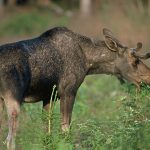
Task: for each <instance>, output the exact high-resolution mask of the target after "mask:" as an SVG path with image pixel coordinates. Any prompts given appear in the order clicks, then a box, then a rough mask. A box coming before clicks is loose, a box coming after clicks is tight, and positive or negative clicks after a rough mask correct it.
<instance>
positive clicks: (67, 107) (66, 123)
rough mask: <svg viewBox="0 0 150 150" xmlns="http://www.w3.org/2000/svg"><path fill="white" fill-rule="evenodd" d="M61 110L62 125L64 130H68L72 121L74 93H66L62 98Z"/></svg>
mask: <svg viewBox="0 0 150 150" xmlns="http://www.w3.org/2000/svg"><path fill="white" fill-rule="evenodd" d="M60 99H61V100H60V112H61V119H62V120H61V127H62V131H64V132H68V131H69V128H70V123H71V116H72V110H73V104H74V100H75V96H74V95H73V94H64V95H63V96H61V98H60Z"/></svg>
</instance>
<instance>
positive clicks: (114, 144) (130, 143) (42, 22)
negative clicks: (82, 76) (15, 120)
mask: <svg viewBox="0 0 150 150" xmlns="http://www.w3.org/2000/svg"><path fill="white" fill-rule="evenodd" d="M101 7H103V8H101V9H103V10H102V11H101V15H102V16H101V17H100V18H98V19H97V20H98V23H97V24H98V28H99V31H100V28H102V27H103V26H104V25H105V26H106V25H109V27H111V28H112V30H114V31H115V32H116V33H117V34H120V35H121V36H122V39H125V40H126V41H128V42H129V44H133V43H134V45H135V42H137V40H141V39H142V41H143V43H144V45H146V47H148V45H149V41H148V40H147V39H149V19H147V16H146V17H144V16H143V15H140V17H139V13H138V17H135V16H137V12H133V13H132V12H131V11H129V8H128V7H127V8H128V9H127V10H128V11H126V10H123V11H120V10H118V6H116V7H117V9H115V7H114V9H115V10H113V11H111V9H110V6H109V5H107V3H106V5H103V6H101ZM121 9H122V8H121ZM130 10H133V9H130ZM124 11H126V13H127V14H125V12H124ZM108 12H110V13H108ZM111 12H113V13H111ZM118 12H122V13H118ZM110 14H111V15H112V16H111V19H110ZM135 14H136V15H135ZM133 18H134V19H133ZM76 21H77V20H76V19H74V20H73V23H75V22H76ZM68 22H69V18H67V17H64V16H57V15H55V14H53V13H52V12H51V11H48V10H46V11H44V10H43V11H37V10H32V11H31V10H30V11H29V12H28V11H25V12H21V13H12V14H11V15H10V14H9V15H6V18H5V19H3V20H2V22H1V23H0V38H2V37H6V39H7V37H13V38H14V37H15V36H16V37H17V36H26V35H27V36H29V35H30V36H31V35H35V34H38V35H39V33H42V32H43V31H45V30H47V29H49V28H51V27H53V26H66V25H68ZM91 23H92V21H91ZM97 24H95V25H93V26H94V28H93V26H92V25H91V30H92V31H93V33H94V30H96V34H97V35H98V34H99V33H97V32H98V31H97V30H98V29H97ZM99 24H100V25H99ZM75 25H76V24H75ZM79 27H82V23H81V25H80V26H79ZM82 28H86V26H83V27H82ZM129 33H130V34H129ZM139 33H140V34H139ZM120 35H119V36H120ZM129 35H130V37H128V36H129ZM130 40H131V41H130ZM149 90H150V87H149V86H147V85H142V90H141V92H140V93H138V94H137V93H136V90H135V87H134V86H132V85H120V83H119V81H118V80H117V79H116V78H115V77H112V76H106V75H96V76H88V77H87V78H86V80H85V81H84V83H83V84H82V85H81V87H80V89H79V91H78V95H77V97H76V102H75V106H74V110H73V117H72V124H71V130H70V132H69V133H68V134H62V133H61V130H60V113H59V101H57V102H56V103H55V106H54V108H53V113H52V115H51V116H52V117H51V123H52V124H51V125H52V130H51V134H50V135H49V134H47V133H46V132H45V128H46V127H45V125H44V123H43V120H46V119H49V114H45V113H43V114H42V103H36V104H24V105H23V107H22V111H21V114H20V127H19V131H18V134H17V141H16V143H17V150H149V149H150V143H149V141H150V135H149V133H150V92H149ZM6 117H7V115H6V114H5V118H6ZM7 127H8V126H7V122H6V121H4V122H3V125H2V133H3V134H1V135H0V149H1V150H5V149H6V146H5V145H4V144H3V142H1V141H4V140H5V138H6V136H7V132H8V128H7ZM47 127H48V124H47Z"/></svg>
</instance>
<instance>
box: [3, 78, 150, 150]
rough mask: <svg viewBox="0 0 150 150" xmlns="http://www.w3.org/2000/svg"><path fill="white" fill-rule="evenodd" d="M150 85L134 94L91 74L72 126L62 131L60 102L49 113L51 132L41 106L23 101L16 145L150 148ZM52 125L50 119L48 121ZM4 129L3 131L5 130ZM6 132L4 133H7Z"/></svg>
mask: <svg viewBox="0 0 150 150" xmlns="http://www.w3.org/2000/svg"><path fill="white" fill-rule="evenodd" d="M149 90H150V86H148V85H144V84H143V85H142V89H141V92H140V93H136V89H135V87H134V86H133V85H124V86H121V85H120V83H119V81H118V80H116V79H115V78H114V77H110V76H105V75H100V76H98V77H97V76H93V77H92V76H89V77H87V78H86V80H85V82H84V83H83V84H82V86H81V87H80V89H79V92H78V96H77V98H76V103H75V107H74V112H73V121H72V124H71V130H70V132H69V133H68V134H63V133H62V132H61V129H60V114H59V100H58V101H56V103H55V105H54V107H53V113H52V114H51V134H49V133H46V132H45V128H46V127H45V125H44V123H43V118H44V119H45V118H46V119H48V120H49V115H48V114H45V113H44V115H42V113H41V112H42V108H41V107H42V106H41V103H39V104H24V106H23V108H22V114H21V116H20V128H19V133H18V135H17V136H18V138H17V143H18V144H17V148H18V149H21V150H28V149H32V150H76V149H77V150H78V149H79V150H137V149H140V150H148V149H150V144H149V140H150V135H149V132H150V93H149ZM47 127H48V123H47ZM4 130H5V129H4ZM5 133H6V131H5Z"/></svg>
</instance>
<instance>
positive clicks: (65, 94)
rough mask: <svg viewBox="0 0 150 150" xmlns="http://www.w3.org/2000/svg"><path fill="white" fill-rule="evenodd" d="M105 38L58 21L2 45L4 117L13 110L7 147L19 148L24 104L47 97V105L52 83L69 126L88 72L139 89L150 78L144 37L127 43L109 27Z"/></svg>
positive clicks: (45, 106) (65, 125) (0, 91)
mask: <svg viewBox="0 0 150 150" xmlns="http://www.w3.org/2000/svg"><path fill="white" fill-rule="evenodd" d="M103 35H104V40H96V39H91V38H88V37H86V36H83V35H80V34H77V33H74V32H73V31H71V30H69V29H68V28H66V27H55V28H53V29H50V30H48V31H46V32H45V33H43V34H41V35H40V36H39V37H36V38H34V39H29V40H24V41H19V42H16V43H10V44H5V45H1V46H0V111H1V112H0V117H1V119H2V115H1V114H2V112H3V108H4V105H5V106H6V109H7V114H8V126H9V132H8V136H7V139H6V143H7V148H8V150H15V137H16V131H17V126H18V116H19V112H20V106H21V105H22V104H23V103H34V102H38V101H43V109H45V110H48V109H49V106H50V101H49V100H50V96H51V92H50V91H52V89H53V88H52V87H53V85H56V86H57V90H58V95H59V97H60V112H61V119H62V120H61V128H62V131H64V132H67V131H68V130H69V127H70V122H71V115H72V110H73V105H74V101H75V96H76V93H77V90H78V88H79V87H80V85H81V84H82V82H83V81H84V78H85V77H86V75H91V74H110V75H115V76H116V77H117V78H119V79H120V80H127V81H129V82H131V83H133V84H135V85H136V87H137V89H138V90H140V84H141V82H145V83H146V84H149V83H150V69H149V68H148V67H147V66H146V65H145V64H144V63H143V62H142V59H148V58H149V57H150V53H146V54H145V55H141V54H139V53H138V51H140V50H141V49H142V43H137V46H136V48H128V47H127V46H125V45H124V44H122V43H121V42H120V41H119V40H118V39H117V38H116V37H115V36H114V35H113V34H112V32H111V31H110V30H108V29H106V28H104V29H103Z"/></svg>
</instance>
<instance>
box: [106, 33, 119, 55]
mask: <svg viewBox="0 0 150 150" xmlns="http://www.w3.org/2000/svg"><path fill="white" fill-rule="evenodd" d="M105 44H106V46H107V47H108V48H109V49H110V50H112V51H115V52H116V51H117V47H118V46H117V43H116V42H115V41H113V40H112V39H111V38H110V37H107V36H105Z"/></svg>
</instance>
